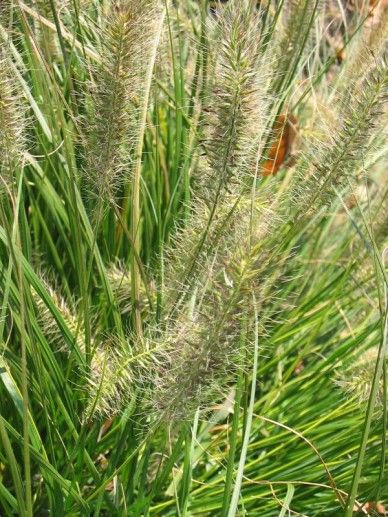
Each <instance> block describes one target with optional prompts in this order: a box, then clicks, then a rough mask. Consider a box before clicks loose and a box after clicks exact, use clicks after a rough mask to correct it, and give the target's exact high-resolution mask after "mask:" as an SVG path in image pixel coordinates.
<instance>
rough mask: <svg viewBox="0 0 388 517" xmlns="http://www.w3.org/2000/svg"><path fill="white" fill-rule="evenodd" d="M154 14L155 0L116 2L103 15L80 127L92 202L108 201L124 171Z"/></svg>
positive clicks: (134, 134) (156, 10)
mask: <svg viewBox="0 0 388 517" xmlns="http://www.w3.org/2000/svg"><path fill="white" fill-rule="evenodd" d="M160 12H161V5H160V2H159V0H136V1H135V0H117V1H114V2H112V4H111V6H110V11H109V13H108V15H107V17H106V23H105V27H104V31H103V34H102V37H101V39H102V44H101V52H100V57H101V63H100V65H99V66H98V67H96V69H95V71H94V74H93V75H94V84H93V85H91V91H90V98H89V101H88V103H89V109H90V111H91V113H90V118H91V120H92V122H91V123H90V122H89V121H88V124H87V125H86V126H85V132H86V135H87V149H86V170H85V173H86V178H87V188H88V190H89V192H90V193H91V194H92V195H93V196H95V197H96V199H97V200H98V202H97V204H98V205H101V204H103V203H109V202H113V201H114V198H115V195H116V193H117V190H118V189H119V187H120V185H122V183H123V181H125V179H126V178H128V177H129V174H130V169H131V152H132V150H133V148H134V145H135V143H136V140H137V134H138V106H139V104H140V103H141V96H142V94H143V91H142V86H143V83H144V79H145V73H146V69H147V64H148V60H149V59H150V49H151V48H152V43H153V40H154V39H155V37H156V35H155V30H156V27H157V23H158V17H159V16H160Z"/></svg>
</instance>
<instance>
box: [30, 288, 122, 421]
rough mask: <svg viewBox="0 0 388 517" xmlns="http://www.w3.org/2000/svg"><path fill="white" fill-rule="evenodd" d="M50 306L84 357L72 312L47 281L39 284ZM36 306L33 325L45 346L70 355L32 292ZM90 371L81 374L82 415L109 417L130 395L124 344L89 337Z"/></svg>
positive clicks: (81, 335)
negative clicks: (84, 400) (84, 399)
mask: <svg viewBox="0 0 388 517" xmlns="http://www.w3.org/2000/svg"><path fill="white" fill-rule="evenodd" d="M43 282H44V285H45V287H46V290H47V292H48V294H49V296H50V298H51V302H52V303H53V305H54V306H55V308H56V309H57V310H58V311H59V313H60V315H61V316H62V318H63V320H64V322H65V324H66V326H67V329H68V331H69V332H70V334H71V336H73V338H74V340H75V343H76V345H77V347H78V351H79V352H80V353H81V354H82V355H83V356H85V334H84V328H83V326H82V323H80V322H79V321H78V319H77V317H76V315H75V309H74V308H73V307H71V306H70V305H69V304H68V303H67V302H66V300H65V299H64V298H63V297H62V296H61V295H60V294H59V293H58V290H57V289H54V288H53V287H52V286H51V285H50V284H49V283H48V282H47V281H43ZM32 295H33V300H34V302H35V306H36V313H37V321H38V324H39V326H40V328H41V329H42V332H43V334H44V335H45V337H46V339H47V341H48V343H49V344H50V345H51V346H53V348H54V349H55V350H56V351H58V352H62V353H67V354H69V353H70V349H69V346H68V343H66V342H65V340H64V337H63V333H62V331H61V329H60V327H59V326H58V323H57V321H56V319H55V318H54V316H53V314H52V312H51V310H50V309H49V308H48V306H47V305H46V303H45V302H44V301H43V300H42V298H41V297H40V296H39V295H38V293H36V291H35V290H33V291H32ZM91 348H92V358H91V363H90V367H89V368H88V369H87V371H86V372H85V371H84V366H82V367H81V372H82V374H83V375H86V381H87V382H86V388H85V389H86V393H87V404H86V410H85V414H86V415H87V416H88V417H90V416H93V417H94V418H96V417H111V416H113V415H114V414H116V413H117V412H118V411H119V410H120V408H121V407H123V406H125V404H126V403H127V402H128V401H129V398H130V397H131V394H132V373H131V372H132V370H131V368H129V366H128V365H129V357H130V356H129V352H128V349H127V347H126V345H125V344H122V343H120V342H118V341H117V340H115V339H113V338H112V337H110V338H106V337H105V336H103V335H102V334H101V333H97V334H95V335H94V336H92V339H91Z"/></svg>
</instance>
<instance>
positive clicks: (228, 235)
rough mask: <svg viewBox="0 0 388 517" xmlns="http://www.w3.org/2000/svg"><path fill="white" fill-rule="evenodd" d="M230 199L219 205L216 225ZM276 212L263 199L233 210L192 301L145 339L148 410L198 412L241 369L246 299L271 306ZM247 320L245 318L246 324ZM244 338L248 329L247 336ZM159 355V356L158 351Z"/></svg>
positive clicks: (175, 415) (181, 415) (177, 415)
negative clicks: (149, 363) (150, 363)
mask: <svg viewBox="0 0 388 517" xmlns="http://www.w3.org/2000/svg"><path fill="white" fill-rule="evenodd" d="M222 211H226V212H229V211H230V200H228V201H225V200H224V203H221V204H220V205H219V212H220V214H219V215H220V219H225V217H224V216H225V213H224V214H223V215H221V212H222ZM278 225H279V221H278V218H277V215H276V210H274V208H273V206H271V204H270V203H269V202H268V200H266V199H265V198H264V197H263V198H261V199H260V200H256V201H255V202H254V203H253V205H252V202H251V200H250V199H249V198H247V199H243V200H241V202H240V203H239V204H238V205H236V208H235V211H234V213H233V217H230V218H229V223H228V225H227V227H226V226H225V224H224V226H223V236H222V238H221V239H220V241H219V243H218V246H217V249H216V250H215V252H214V255H213V258H212V261H211V263H210V262H209V264H208V268H207V269H206V271H205V270H204V271H203V272H202V274H200V275H198V281H197V284H196V288H195V290H194V291H193V292H194V293H195V295H193V297H192V299H191V300H189V301H188V302H187V304H186V305H184V306H182V307H181V308H180V311H179V313H178V315H177V317H176V318H169V319H168V320H167V321H166V326H165V328H163V330H162V331H160V329H158V331H157V332H154V333H153V334H151V335H150V336H148V343H147V346H148V348H150V349H151V350H155V351H156V357H158V359H157V361H156V368H155V371H154V375H155V377H154V383H153V387H152V404H153V406H154V408H155V410H156V412H157V414H158V415H163V417H165V418H167V419H169V420H180V419H185V418H189V417H190V416H191V414H192V412H193V411H194V410H195V409H196V408H197V407H201V408H204V407H206V406H207V405H208V404H210V403H212V402H214V401H216V400H219V399H220V398H221V397H222V393H224V392H225V387H226V386H227V384H228V383H229V382H231V381H232V380H233V378H235V373H236V371H238V370H241V369H243V368H244V367H245V366H246V363H245V361H246V358H247V354H246V344H247V343H248V344H249V335H248V337H247V341H246V343H245V345H244V346H242V345H241V340H240V336H241V333H242V329H243V322H244V321H247V320H246V315H247V311H248V312H249V310H250V308H251V306H252V293H254V294H255V298H256V301H257V303H259V304H260V305H264V304H265V303H269V302H270V299H269V297H268V290H267V286H268V282H269V281H270V279H269V276H270V272H269V271H270V259H271V249H272V237H273V235H274V230H275V228H277V227H278ZM248 319H249V318H248ZM248 334H249V329H248ZM159 350H160V352H158V351H159Z"/></svg>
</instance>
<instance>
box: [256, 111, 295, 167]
mask: <svg viewBox="0 0 388 517" xmlns="http://www.w3.org/2000/svg"><path fill="white" fill-rule="evenodd" d="M296 128H297V120H296V118H295V117H294V115H290V114H288V115H279V116H278V117H277V118H276V120H275V124H274V127H273V140H272V144H271V147H270V149H269V151H268V155H267V159H266V161H265V162H264V164H263V175H264V176H271V175H276V174H277V172H278V170H279V169H280V167H281V166H282V165H283V164H284V163H285V161H286V160H287V158H288V157H289V155H290V152H291V149H292V144H293V142H294V140H295V137H296Z"/></svg>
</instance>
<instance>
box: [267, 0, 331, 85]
mask: <svg viewBox="0 0 388 517" xmlns="http://www.w3.org/2000/svg"><path fill="white" fill-rule="evenodd" d="M322 4H323V1H322V0H287V1H286V2H285V8H284V11H283V13H284V23H283V30H280V31H277V32H278V34H279V35H280V37H279V41H278V44H277V49H276V57H277V63H276V77H275V78H274V82H273V85H272V88H271V89H272V91H273V92H280V91H282V88H283V87H284V86H285V85H287V82H288V81H290V79H291V78H292V75H293V74H295V73H296V72H297V70H298V64H299V63H303V61H304V60H303V59H301V56H303V55H307V53H308V50H309V48H308V45H310V48H311V38H310V35H311V32H312V28H313V26H314V20H315V18H316V15H317V13H318V11H319V8H320V6H321V5H322ZM276 37H277V36H276V35H275V38H276Z"/></svg>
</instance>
